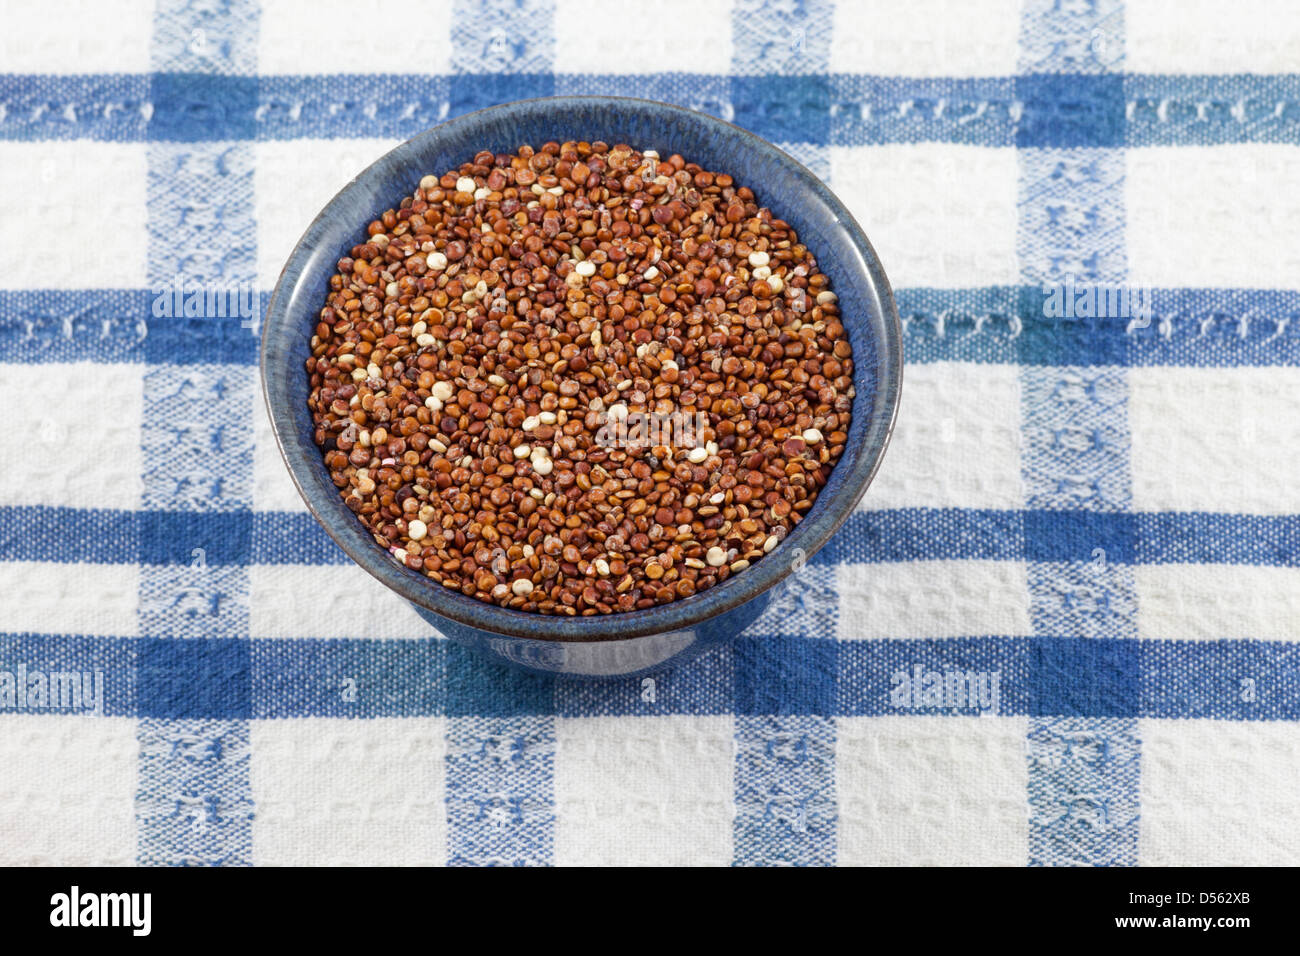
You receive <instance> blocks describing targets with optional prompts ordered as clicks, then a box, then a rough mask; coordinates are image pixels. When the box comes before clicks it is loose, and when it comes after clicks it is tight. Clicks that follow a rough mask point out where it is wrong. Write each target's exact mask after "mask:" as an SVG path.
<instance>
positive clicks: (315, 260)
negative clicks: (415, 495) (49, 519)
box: [261, 96, 903, 677]
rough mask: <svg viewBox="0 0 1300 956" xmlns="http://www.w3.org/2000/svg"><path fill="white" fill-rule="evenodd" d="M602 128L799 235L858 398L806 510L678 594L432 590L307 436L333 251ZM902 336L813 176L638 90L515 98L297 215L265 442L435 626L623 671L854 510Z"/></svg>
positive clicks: (684, 653)
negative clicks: (575, 602)
mask: <svg viewBox="0 0 1300 956" xmlns="http://www.w3.org/2000/svg"><path fill="white" fill-rule="evenodd" d="M597 139H599V140H603V141H605V142H607V143H610V144H611V145H612V144H615V143H628V144H630V145H633V146H635V147H637V148H639V149H655V150H657V151H658V152H659V153H660V155H662V156H668V155H670V154H672V153H680V154H681V155H683V156H685V157H686V158H687V159H688V160H690V161H692V162H697V163H699V164H700V165H701V166H703V167H704V168H705V169H710V170H717V171H720V172H727V173H729V174H731V175H732V176H733V177H734V178H735V180H736V182H737V183H739V184H741V185H746V186H749V187H750V188H751V189H752V190H753V191H754V193H755V195H756V196H757V199H758V202H759V204H760V205H764V206H768V207H770V208H771V209H772V211H773V214H774V215H776V216H778V217H779V218H781V219H784V220H785V221H787V222H789V223H790V224H791V225H792V226H793V227H794V228H795V229H796V230H797V232H798V234H799V238H800V241H801V242H803V243H805V244H806V245H807V246H808V247H809V249H811V250H812V251H813V254H814V255H815V256H816V257H817V261H818V264H819V266H820V267H821V269H822V271H824V272H825V273H826V274H827V275H829V276H830V278H831V285H832V288H833V289H834V290H835V291H836V293H837V295H838V296H839V302H840V308H841V313H842V316H843V322H844V325H845V328H846V329H847V331H848V334H849V338H850V342H851V344H852V346H853V357H854V384H855V388H856V396H855V398H854V405H853V421H852V424H851V426H850V430H849V439H848V442H847V444H846V446H845V450H844V454H843V456H842V457H841V459H840V461H839V462H838V463H837V464H836V466H835V468H834V469H833V470H832V472H831V477H830V479H829V481H828V482H827V485H826V487H825V488H823V489H822V491H821V493H820V495H819V496H818V499H817V502H816V504H815V505H814V506H813V507H812V509H810V510H809V512H808V514H807V515H806V516H805V518H804V520H803V521H801V522H800V523H799V524H798V525H797V526H796V527H795V528H794V530H793V531H792V532H791V533H790V534H789V535H788V536H787V537H786V539H785V540H784V541H783V542H782V543H781V545H780V546H779V547H778V548H776V549H775V550H774V551H773V552H772V553H771V554H769V555H767V556H766V557H765V558H763V560H761V561H758V562H756V563H755V564H754V565H753V566H752V567H750V568H748V569H747V570H745V571H744V572H742V573H740V574H737V575H734V576H733V577H731V578H729V579H728V580H726V581H724V582H723V583H721V584H719V585H716V586H715V587H713V588H710V589H709V590H707V591H704V592H702V593H700V594H696V595H693V596H692V597H689V598H685V599H681V600H678V601H673V602H671V603H669V604H665V605H661V606H658V607H654V608H650V609H647V610H644V611H633V612H628V613H624V614H609V615H599V616H592V617H570V618H565V617H558V616H548V615H540V614H532V613H528V612H523V611H515V610H511V609H508V608H500V607H497V606H495V605H491V604H486V603H484V602H481V601H477V600H475V599H474V598H470V597H467V596H465V595H462V594H460V593H459V592H457V591H452V590H450V589H448V588H444V587H442V586H440V585H438V584H436V583H434V582H433V581H431V580H429V579H428V578H426V577H424V576H423V575H421V574H419V573H418V572H416V571H412V570H410V569H409V568H406V567H403V566H401V565H399V564H397V563H396V562H395V561H394V560H393V559H392V558H391V556H390V555H389V554H388V552H387V551H386V550H385V549H383V548H381V547H380V546H379V545H378V544H376V543H375V541H374V540H373V539H372V537H371V536H370V533H369V532H368V531H367V530H366V529H365V528H364V527H363V526H362V524H361V522H360V521H358V520H357V518H356V516H355V515H353V514H352V513H351V512H350V511H348V509H347V508H346V506H345V505H344V504H343V499H342V497H341V496H340V495H339V493H338V490H337V489H336V488H335V487H334V485H333V483H332V482H331V481H330V479H329V475H328V473H327V471H326V469H325V467H324V465H323V463H322V461H321V454H320V451H319V449H318V448H317V447H316V444H315V442H314V441H313V440H312V438H313V432H314V427H313V425H312V421H311V414H310V412H309V410H308V408H307V393H308V382H307V375H306V373H305V370H304V363H305V362H306V360H307V358H308V356H309V354H310V338H311V335H312V331H311V330H312V329H313V327H314V326H315V324H316V316H317V314H318V313H319V311H320V308H321V304H322V303H323V302H324V300H325V295H326V292H327V289H328V285H329V278H330V275H331V274H332V273H333V271H334V267H335V263H336V262H337V260H338V258H339V257H340V256H341V255H343V254H344V252H345V251H346V250H347V249H349V248H351V247H352V246H353V245H355V244H356V243H358V242H360V241H362V238H363V236H364V234H365V228H366V225H367V224H368V223H369V222H371V221H372V220H373V219H374V218H375V217H376V216H378V215H379V214H380V213H382V212H383V211H384V210H385V209H389V208H392V207H394V206H395V205H396V204H397V203H398V202H399V201H400V199H401V197H402V196H404V195H406V194H408V193H410V192H411V191H412V190H413V189H414V188H415V186H416V184H417V183H418V182H419V180H420V178H421V177H422V176H424V175H426V174H429V173H435V174H441V173H442V172H444V171H445V170H447V169H450V168H452V167H454V166H457V165H459V164H461V163H463V162H467V161H469V160H470V159H472V157H473V156H474V154H475V153H477V152H479V151H481V150H484V149H486V150H491V151H492V152H513V151H515V150H516V149H517V148H518V147H519V146H520V145H522V144H524V143H530V144H533V145H534V146H539V145H541V144H542V143H544V142H546V141H548V140H557V141H561V142H562V141H565V140H587V141H592V140H597ZM902 360H903V356H902V342H901V330H900V326H899V320H898V312H897V309H896V307H895V305H894V301H893V295H892V293H891V291H890V288H889V282H888V280H887V279H886V277H885V273H884V270H883V269H882V268H881V265H880V262H879V260H878V259H877V258H876V254H875V252H874V251H873V250H872V248H871V245H870V243H869V242H868V241H867V238H866V236H865V235H864V234H863V232H862V230H861V228H860V227H859V226H858V224H857V223H856V222H855V221H854V220H853V217H852V216H851V215H850V214H849V213H848V211H847V210H846V209H845V208H844V206H843V204H842V203H841V202H840V201H839V200H838V199H837V198H836V197H835V196H834V194H833V193H831V191H830V190H829V189H828V188H827V187H826V185H825V184H823V183H822V182H821V181H820V180H818V179H817V178H816V177H815V176H814V175H813V174H812V173H811V172H809V171H808V170H807V169H805V168H804V167H803V166H802V165H800V164H799V163H798V162H796V161H795V160H794V159H792V158H791V157H790V156H788V155H787V154H785V153H784V152H782V151H781V150H779V149H777V148H776V147H775V146H773V145H771V144H770V143H768V142H766V141H765V140H762V139H760V138H759V137H757V136H755V135H753V134H752V133H749V132H747V131H745V130H742V129H740V128H739V127H736V126H732V125H731V124H729V123H726V122H724V121H722V120H719V119H716V118H715V117H712V116H708V115H706V114H703V113H696V112H693V111H691V110H686V109H682V108H680V107H676V106H670V105H667V104H664V103H657V102H652V101H649V100H638V99H625V98H617V97H597V96H565V97H550V98H545V99H537V100H522V101H519V102H515V103H506V104H503V105H501V106H494V107H490V108H488V109H485V110H480V111H479V112H476V113H469V114H466V115H464V116H460V117H458V118H456V119H454V120H451V121H449V122H447V123H444V124H443V125H441V126H437V127H434V128H433V129H430V130H427V131H425V132H423V133H421V134H420V135H418V136H416V137H415V138H414V139H411V140H409V141H407V142H406V143H403V144H402V145H400V146H398V147H396V148H395V149H393V150H392V151H391V152H389V153H387V154H386V155H384V156H382V157H381V158H380V159H379V160H377V161H376V162H375V163H374V164H372V165H371V166H370V167H368V168H367V169H365V170H364V171H363V172H361V173H360V174H358V175H357V176H356V178H355V179H353V180H352V182H350V183H349V184H348V185H347V186H345V187H344V188H343V190H342V191H340V192H339V194H338V195H337V196H335V197H334V199H333V200H331V201H330V203H329V204H328V205H327V206H326V207H325V209H324V210H323V211H322V212H321V213H320V215H319V216H317V218H316V219H315V221H313V222H312V224H311V225H310V226H309V227H308V229H307V231H306V233H305V234H304V235H303V237H302V239H300V240H299V242H298V244H297V246H296V247H295V248H294V250H293V252H292V254H291V255H290V257H289V260H288V262H287V264H286V265H285V267H284V270H283V272H282V273H281V275H280V278H279V281H278V282H277V283H276V287H275V291H274V293H273V295H272V297H271V301H270V305H269V307H268V310H267V315H266V320H265V324H264V326H263V330H262V352H261V370H262V383H263V391H264V393H265V396H266V401H267V408H268V411H269V414H270V419H271V424H272V427H273V429H274V432H275V437H276V442H277V444H278V445H279V447H280V451H281V453H282V455H283V457H284V459H285V462H286V464H287V465H288V467H289V472H290V475H291V476H292V478H293V481H294V484H295V485H296V486H297V487H298V490H299V492H300V493H301V494H302V496H303V498H304V500H305V501H306V502H307V506H308V508H309V509H310V510H311V512H312V514H313V515H314V516H315V517H316V519H317V520H318V521H319V522H320V523H321V525H322V526H323V527H324V528H325V530H326V531H327V532H328V533H329V535H330V536H331V537H332V538H333V539H334V540H335V541H336V542H337V543H338V544H339V546H340V547H342V548H343V550H344V551H345V552H347V554H348V555H349V556H350V557H351V558H352V559H353V560H355V561H356V562H357V563H358V564H360V565H361V566H362V567H363V568H365V569H366V570H367V571H368V572H369V573H371V574H372V575H374V576H375V577H377V578H378V579H379V580H381V581H382V582H383V583H384V584H385V585H387V586H388V587H390V588H392V589H393V590H394V591H396V592H397V593H398V594H400V595H402V596H403V597H404V598H406V599H407V600H408V601H410V602H411V603H412V604H413V605H414V606H415V608H416V610H417V611H418V612H419V613H420V614H421V615H422V616H423V617H424V618H425V620H427V621H429V623H430V624H432V625H433V626H434V627H435V628H436V629H437V630H438V631H440V632H442V633H443V634H445V635H446V636H448V637H449V638H451V639H453V640H457V641H460V642H462V643H465V644H467V645H468V646H471V647H473V648H475V649H477V650H480V651H483V652H485V653H487V654H490V655H492V656H494V657H496V658H498V659H500V660H502V661H505V662H507V663H510V664H513V665H515V666H519V667H523V668H526V669H528V670H532V671H539V672H544V673H554V674H567V675H573V676H587V677H610V676H621V675H628V674H635V673H640V672H644V671H649V670H654V669H658V668H661V667H663V666H665V665H667V664H670V663H676V662H679V661H681V660H683V659H685V658H686V657H688V656H692V655H693V654H696V653H699V652H700V651H703V650H705V649H707V648H708V647H711V646H713V645H715V644H717V643H719V642H721V641H724V640H728V639H730V638H731V637H734V636H735V635H736V634H738V633H739V632H740V631H742V630H743V629H744V628H745V627H746V626H748V624H749V623H750V622H751V621H753V620H754V619H755V618H756V617H757V616H758V614H759V613H761V611H762V610H763V608H764V607H765V605H766V604H767V601H768V600H769V597H770V594H771V589H772V587H773V586H774V585H776V584H778V583H779V582H780V581H781V580H782V579H783V578H785V577H786V575H787V574H789V573H790V571H791V570H792V563H793V562H794V561H796V560H797V561H804V560H807V558H808V557H809V556H811V555H812V554H813V553H814V552H815V551H816V550H817V549H818V548H820V547H821V546H822V545H823V544H824V543H825V542H826V540H827V539H828V538H829V537H830V535H831V534H832V533H833V532H834V531H835V529H836V528H838V527H839V526H840V525H841V524H842V523H843V522H844V520H845V519H846V518H847V517H848V516H849V514H851V513H852V511H853V510H854V507H855V506H856V504H857V502H858V500H859V498H860V497H861V496H862V493H863V492H864V491H865V490H866V487H867V485H868V484H869V483H870V481H871V479H872V477H873V476H874V475H875V472H876V469H877V467H878V466H879V463H880V459H881V456H882V455H883V454H884V450H885V447H886V445H887V443H888V441H889V436H890V433H891V431H892V429H893V424H894V419H895V416H896V414H897V409H898V401H899V393H900V389H901V385H902Z"/></svg>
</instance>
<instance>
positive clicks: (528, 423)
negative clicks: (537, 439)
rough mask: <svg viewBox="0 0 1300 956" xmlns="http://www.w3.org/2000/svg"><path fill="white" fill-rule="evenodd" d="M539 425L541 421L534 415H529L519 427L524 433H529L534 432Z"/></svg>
mask: <svg viewBox="0 0 1300 956" xmlns="http://www.w3.org/2000/svg"><path fill="white" fill-rule="evenodd" d="M541 423H542V420H541V419H540V418H538V417H537V416H536V415H529V416H528V417H527V418H525V419H524V423H523V424H522V425H520V426H519V427H520V428H522V429H523V430H524V431H526V432H531V431H536V430H537V426H538V425H540V424H541Z"/></svg>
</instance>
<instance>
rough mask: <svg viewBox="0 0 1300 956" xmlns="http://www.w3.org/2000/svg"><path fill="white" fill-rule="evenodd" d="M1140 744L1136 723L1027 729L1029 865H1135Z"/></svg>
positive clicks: (1059, 721) (1070, 720)
mask: <svg viewBox="0 0 1300 956" xmlns="http://www.w3.org/2000/svg"><path fill="white" fill-rule="evenodd" d="M1141 752H1142V745H1141V741H1140V739H1139V738H1138V726H1137V721H1136V720H1131V719H1122V718H1116V719H1108V720H1097V719H1087V720H1084V719H1080V718H1077V717H1058V718H1051V719H1036V720H1033V721H1032V722H1031V724H1030V730H1029V738H1028V755H1027V757H1028V760H1029V864H1030V866H1136V865H1137V846H1138V821H1139V817H1140V801H1139V777H1140V774H1141Z"/></svg>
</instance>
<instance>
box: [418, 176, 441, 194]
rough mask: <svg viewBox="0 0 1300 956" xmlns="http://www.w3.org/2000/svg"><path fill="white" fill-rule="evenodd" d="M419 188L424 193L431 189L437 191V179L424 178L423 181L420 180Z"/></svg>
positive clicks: (433, 177) (435, 177)
mask: <svg viewBox="0 0 1300 956" xmlns="http://www.w3.org/2000/svg"><path fill="white" fill-rule="evenodd" d="M420 188H421V189H423V190H424V191H425V192H428V191H429V190H431V189H437V188H438V177H437V176H425V177H424V178H423V179H421V180H420Z"/></svg>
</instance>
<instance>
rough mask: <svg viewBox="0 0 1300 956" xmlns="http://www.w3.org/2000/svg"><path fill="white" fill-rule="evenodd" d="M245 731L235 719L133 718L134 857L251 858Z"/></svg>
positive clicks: (195, 861)
mask: <svg viewBox="0 0 1300 956" xmlns="http://www.w3.org/2000/svg"><path fill="white" fill-rule="evenodd" d="M249 736H250V735H249V726H248V723H247V722H246V721H240V720H142V721H141V722H140V726H139V729H138V731H137V737H138V739H139V742H140V780H139V786H138V790H137V793H136V800H135V807H136V811H135V812H136V827H137V829H138V834H139V848H138V851H137V862H138V863H139V864H140V865H142V866H251V865H252V863H253V800H252V792H251V789H250V784H249V762H250V759H251V757H250V754H251V742H250V740H249Z"/></svg>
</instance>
